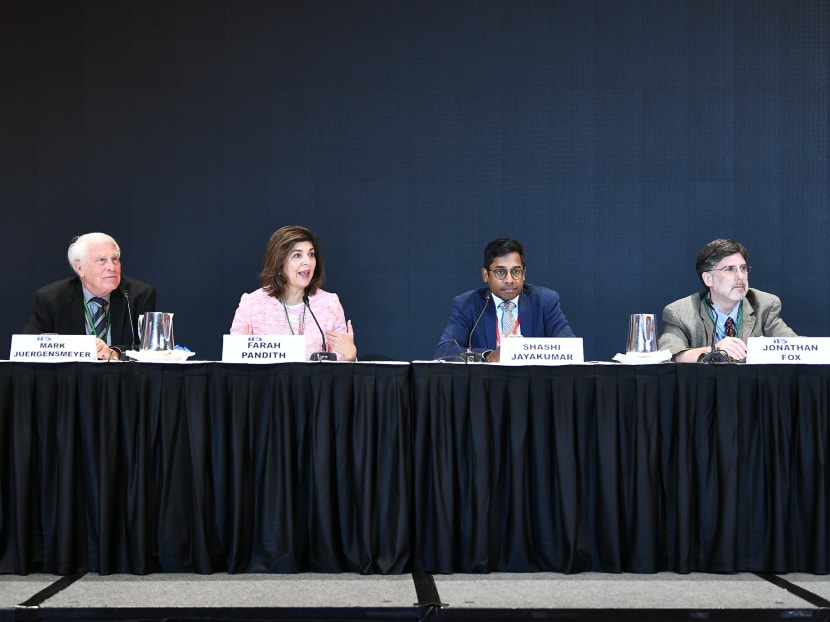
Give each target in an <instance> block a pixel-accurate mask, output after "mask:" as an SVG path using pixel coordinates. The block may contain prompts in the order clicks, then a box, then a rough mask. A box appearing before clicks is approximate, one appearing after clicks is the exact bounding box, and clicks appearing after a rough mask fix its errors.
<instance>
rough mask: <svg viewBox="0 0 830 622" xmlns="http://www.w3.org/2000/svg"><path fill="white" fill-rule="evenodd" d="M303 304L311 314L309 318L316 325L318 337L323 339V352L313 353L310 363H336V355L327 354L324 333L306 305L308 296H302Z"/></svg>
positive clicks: (308, 305) (312, 312)
mask: <svg viewBox="0 0 830 622" xmlns="http://www.w3.org/2000/svg"><path fill="white" fill-rule="evenodd" d="M303 304H304V305H305V306H306V309H308V312H309V313H311V317H312V318H313V319H314V323H315V324H317V330H319V331H320V337H321V338H322V339H323V350H322V351H321V352H314V353H312V355H311V359H310V360H312V361H336V360H337V354H336V353H334V352H329V351H328V348H326V333H324V332H323V329H322V328H321V327H320V322H318V321H317V316H316V315H314V311H312V310H311V305H310V304H308V294H306V295H305V296H303Z"/></svg>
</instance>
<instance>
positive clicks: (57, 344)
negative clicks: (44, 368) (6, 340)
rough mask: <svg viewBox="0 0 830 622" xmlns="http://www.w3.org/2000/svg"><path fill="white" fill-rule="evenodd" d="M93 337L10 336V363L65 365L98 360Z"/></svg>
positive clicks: (52, 335)
mask: <svg viewBox="0 0 830 622" xmlns="http://www.w3.org/2000/svg"><path fill="white" fill-rule="evenodd" d="M96 343H97V342H96V339H95V335H55V334H42V335H12V344H11V348H10V352H9V360H10V361H29V362H34V363H66V362H67V361H85V362H87V363H91V362H95V361H97V360H98V346H97V345H96Z"/></svg>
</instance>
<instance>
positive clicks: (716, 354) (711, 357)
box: [697, 298, 732, 364]
mask: <svg viewBox="0 0 830 622" xmlns="http://www.w3.org/2000/svg"><path fill="white" fill-rule="evenodd" d="M703 300H704V302H705V303H706V305H707V306H709V307H710V308H711V307H712V303H711V301H710V300H709V299H708V298H704V299H703ZM703 329H704V330H706V326H705V325H704V327H703ZM717 338H718V323H717V320H716V319H715V313H714V308H712V350H711V351H710V352H704V353H703V354H701V355H700V356H699V357H697V362H698V363H715V364H722V363H731V362H732V359H731V358H729V355H728V354H727V353H726V352H724V351H723V350H718V342H717Z"/></svg>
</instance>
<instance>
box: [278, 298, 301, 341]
mask: <svg viewBox="0 0 830 622" xmlns="http://www.w3.org/2000/svg"><path fill="white" fill-rule="evenodd" d="M280 302H281V303H282V308H283V310H284V311H285V319H286V320H288V330H290V331H291V334H292V335H293V334H294V328H293V327H292V326H291V318H290V317H288V307H287V306H286V304H285V301H284V300H283V299H282V298H280ZM305 310H306V305H305V303H303V317H302V319H301V320H300V328H299V330H300V334H301V335H302V334H303V333H305Z"/></svg>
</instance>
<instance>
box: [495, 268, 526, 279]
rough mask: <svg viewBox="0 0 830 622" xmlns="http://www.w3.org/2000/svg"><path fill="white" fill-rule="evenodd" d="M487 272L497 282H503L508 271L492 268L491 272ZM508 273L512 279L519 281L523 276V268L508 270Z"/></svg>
mask: <svg viewBox="0 0 830 622" xmlns="http://www.w3.org/2000/svg"><path fill="white" fill-rule="evenodd" d="M487 272H492V273H493V275H494V276H495V277H496V278H497V279H498V280H499V281H503V280H504V279H505V278H506V277H507V272H508V270H507V268H493V269H492V270H490V268H487ZM509 272H510V276H512V277H513V278H514V279H520V278H522V277H523V276H524V275H525V269H524V268H510V270H509Z"/></svg>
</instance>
